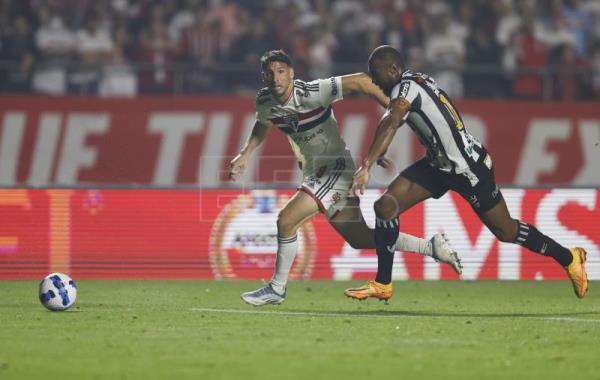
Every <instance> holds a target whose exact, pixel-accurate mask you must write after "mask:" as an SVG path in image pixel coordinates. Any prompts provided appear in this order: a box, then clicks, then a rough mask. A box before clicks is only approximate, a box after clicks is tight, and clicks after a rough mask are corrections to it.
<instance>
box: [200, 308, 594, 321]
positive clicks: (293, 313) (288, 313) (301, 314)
mask: <svg viewBox="0 0 600 380" xmlns="http://www.w3.org/2000/svg"><path fill="white" fill-rule="evenodd" d="M190 311H193V312H203V313H222V314H258V315H278V316H282V317H325V318H340V317H341V318H355V317H357V318H395V319H403V318H405V319H406V318H436V319H444V318H464V319H499V317H494V316H489V317H486V316H483V315H476V316H473V315H403V314H394V315H392V314H377V313H373V314H369V313H356V314H354V313H310V312H306V311H270V310H244V309H215V308H202V307H194V308H191V309H190ZM502 318H506V319H509V318H510V317H509V316H506V317H502ZM514 319H535V320H541V321H553V322H572V323H579V322H583V323H600V319H586V318H573V317H536V316H530V315H524V316H519V315H515V316H514Z"/></svg>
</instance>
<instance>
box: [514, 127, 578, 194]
mask: <svg viewBox="0 0 600 380" xmlns="http://www.w3.org/2000/svg"><path fill="white" fill-rule="evenodd" d="M570 132H571V125H570V123H569V120H568V119H539V118H536V119H532V120H531V123H530V126H529V133H528V134H527V137H526V139H525V144H523V150H522V154H521V159H520V161H519V165H518V169H517V175H516V179H515V181H516V183H517V184H518V185H521V186H530V185H535V184H536V183H538V182H539V181H538V180H539V176H540V174H546V173H552V172H553V171H554V170H555V169H556V166H557V165H558V157H556V154H554V153H550V152H547V151H546V145H547V144H548V142H549V141H551V140H566V139H567V138H568V137H569V135H570Z"/></svg>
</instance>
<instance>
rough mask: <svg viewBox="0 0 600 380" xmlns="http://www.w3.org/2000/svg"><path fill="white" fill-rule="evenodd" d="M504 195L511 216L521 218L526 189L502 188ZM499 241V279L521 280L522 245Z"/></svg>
mask: <svg viewBox="0 0 600 380" xmlns="http://www.w3.org/2000/svg"><path fill="white" fill-rule="evenodd" d="M502 196H503V197H504V200H505V201H506V207H508V211H510V216H511V217H512V218H513V219H521V206H522V202H523V197H524V196H525V190H522V189H507V190H502ZM498 243H499V245H498V279H500V280H519V279H520V278H521V246H520V245H518V244H512V243H502V242H498ZM460 253H461V252H459V255H460Z"/></svg>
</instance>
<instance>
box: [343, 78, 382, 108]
mask: <svg viewBox="0 0 600 380" xmlns="http://www.w3.org/2000/svg"><path fill="white" fill-rule="evenodd" d="M342 92H343V94H344V96H345V95H348V94H355V93H359V94H363V95H367V96H369V97H371V98H373V99H375V100H376V101H377V102H378V103H379V104H381V106H382V107H383V108H388V106H389V104H390V98H388V97H387V96H386V95H385V94H384V93H383V91H382V90H381V88H379V86H377V85H376V84H375V83H373V80H372V79H371V77H370V76H369V75H367V74H365V73H356V74H350V75H344V76H342Z"/></svg>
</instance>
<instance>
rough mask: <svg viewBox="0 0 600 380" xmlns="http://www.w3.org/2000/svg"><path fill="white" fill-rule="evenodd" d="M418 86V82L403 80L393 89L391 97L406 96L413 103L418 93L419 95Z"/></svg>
mask: <svg viewBox="0 0 600 380" xmlns="http://www.w3.org/2000/svg"><path fill="white" fill-rule="evenodd" d="M417 86H418V85H417V84H416V83H411V81H409V80H403V81H401V82H400V83H398V84H397V85H396V86H395V87H394V88H393V89H392V94H391V96H390V99H396V98H404V99H406V100H408V102H409V103H410V104H412V102H413V101H414V100H415V99H416V97H417V95H419V91H418V90H417Z"/></svg>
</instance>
